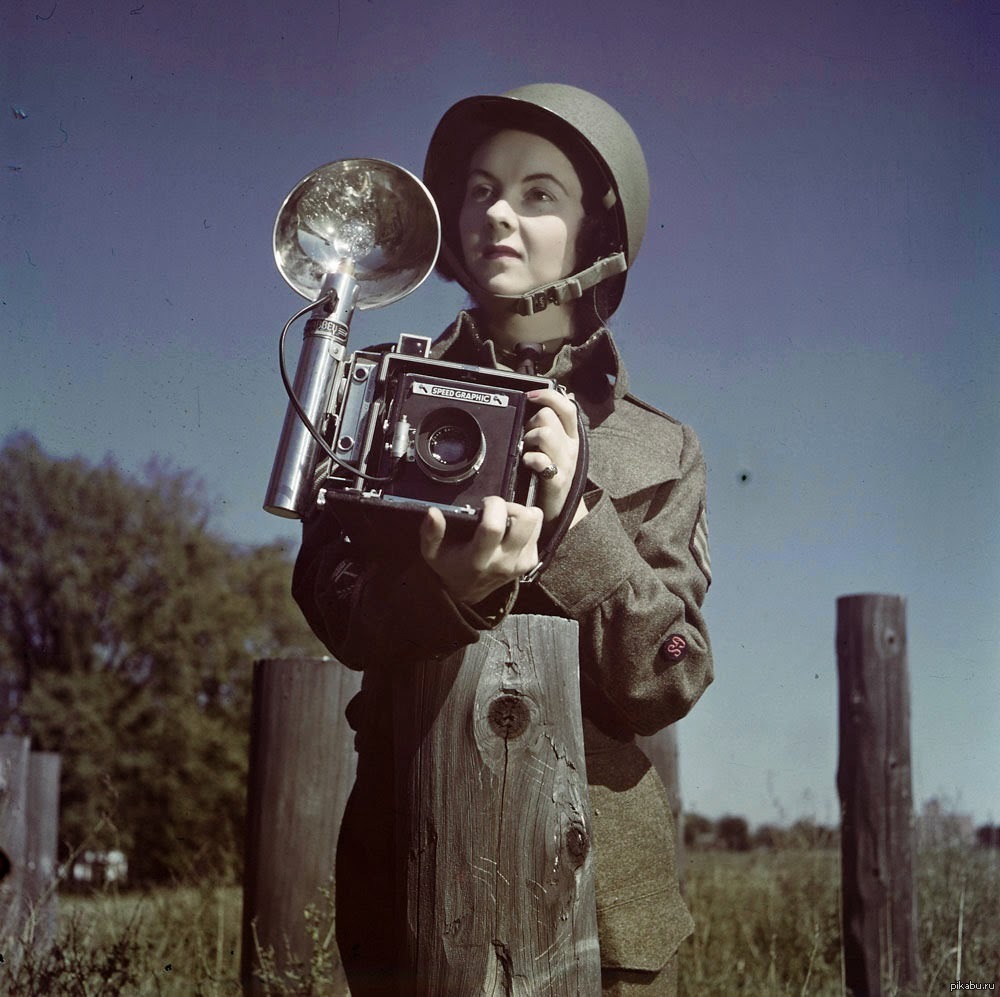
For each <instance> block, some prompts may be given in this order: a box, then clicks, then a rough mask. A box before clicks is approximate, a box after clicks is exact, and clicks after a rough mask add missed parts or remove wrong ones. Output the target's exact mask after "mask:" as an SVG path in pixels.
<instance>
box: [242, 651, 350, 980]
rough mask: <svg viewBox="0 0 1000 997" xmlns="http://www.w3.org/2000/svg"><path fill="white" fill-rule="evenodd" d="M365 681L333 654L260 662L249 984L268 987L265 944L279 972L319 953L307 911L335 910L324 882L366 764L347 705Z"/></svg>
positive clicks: (246, 919) (246, 957) (252, 775)
mask: <svg viewBox="0 0 1000 997" xmlns="http://www.w3.org/2000/svg"><path fill="white" fill-rule="evenodd" d="M360 688H361V676H360V673H358V672H354V671H351V670H350V669H348V668H346V667H344V666H343V665H341V664H340V663H339V662H338V661H336V660H334V659H333V658H307V659H289V660H267V661H258V662H257V663H256V664H255V666H254V677H253V712H252V719H251V739H250V771H249V777H248V778H249V782H248V792H247V835H246V857H245V873H244V881H243V948H242V958H241V962H242V972H241V975H242V981H243V988H244V991H245V992H246V993H251V994H259V993H264V992H265V990H264V988H263V987H262V985H261V982H260V978H259V972H258V971H259V969H260V966H261V960H260V956H261V953H267V952H268V951H269V950H272V951H273V957H274V962H275V968H276V969H277V971H278V972H279V973H286V972H299V971H301V969H302V967H307V966H309V964H310V961H311V960H312V959H313V957H314V951H313V941H312V938H311V937H310V933H309V925H308V923H307V921H306V917H305V912H306V909H307V908H308V907H312V908H314V909H316V910H318V911H320V912H322V913H324V914H325V912H326V910H327V902H326V900H325V899H324V896H323V892H322V891H323V890H325V889H327V888H332V877H333V873H334V863H335V857H336V851H337V833H338V830H339V828H340V821H341V818H342V817H343V813H344V806H345V804H346V803H347V797H348V794H349V793H350V790H351V786H352V785H353V783H354V775H355V770H356V767H357V756H356V755H355V753H354V732H353V731H352V730H351V729H350V727H349V725H348V723H347V720H346V718H345V717H344V709H345V708H346V706H347V704H348V702H349V701H350V699H351V697H352V696H353V695H354V694H355V693H356V692H357V691H358V690H359V689H360ZM330 903H331V904H332V897H331V900H330ZM330 945H331V946H332V945H335V942H333V940H332V937H331V939H330Z"/></svg>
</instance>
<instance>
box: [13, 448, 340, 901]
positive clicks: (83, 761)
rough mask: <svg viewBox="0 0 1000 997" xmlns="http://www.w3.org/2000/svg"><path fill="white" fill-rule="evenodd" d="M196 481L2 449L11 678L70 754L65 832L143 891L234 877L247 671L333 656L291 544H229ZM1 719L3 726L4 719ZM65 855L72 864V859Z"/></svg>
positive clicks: (36, 721) (42, 733)
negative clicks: (297, 588) (273, 661)
mask: <svg viewBox="0 0 1000 997" xmlns="http://www.w3.org/2000/svg"><path fill="white" fill-rule="evenodd" d="M208 521H209V506H208V503H207V502H206V500H205V498H204V495H203V489H202V487H201V485H200V484H199V482H197V481H196V480H195V479H194V478H193V477H192V475H191V474H190V473H189V472H186V471H178V470H175V469H172V468H169V467H167V466H165V465H163V464H162V463H157V462H155V461H153V462H151V463H150V464H149V465H148V467H147V469H146V471H145V473H144V475H143V477H142V478H141V479H139V480H136V479H133V478H130V477H127V476H125V475H123V474H122V473H121V472H120V471H119V470H118V469H117V468H116V467H115V466H114V465H113V464H112V463H110V462H105V463H103V464H101V465H99V466H96V467H95V466H91V465H89V464H87V463H86V462H84V461H82V460H80V459H68V460H59V459H55V458H52V457H49V456H48V455H46V454H45V453H44V452H43V451H42V449H41V448H40V447H39V445H38V443H37V442H36V441H35V440H34V439H32V438H31V437H28V436H17V437H13V438H11V439H9V440H8V441H7V442H6V443H5V445H4V447H3V448H2V449H0V677H2V673H4V672H6V673H7V680H8V682H10V681H11V680H13V682H14V684H16V685H19V686H20V687H21V688H22V689H24V690H25V696H24V702H23V704H22V707H21V717H20V718H14V719H12V720H11V721H10V726H12V727H16V725H17V724H18V723H20V724H22V725H23V724H24V723H25V722H26V723H27V725H28V728H29V732H30V734H31V735H32V739H33V746H34V747H35V748H36V749H38V750H43V751H55V752H59V753H60V754H61V755H62V773H63V776H62V798H61V830H60V833H61V837H62V839H63V840H64V842H65V848H66V850H69V851H72V850H74V849H76V848H77V847H79V846H80V845H82V844H83V843H84V842H86V843H87V844H88V845H89V846H91V847H96V848H110V847H117V848H121V849H122V850H123V851H124V852H126V854H127V855H128V857H129V863H130V873H131V874H132V875H133V877H135V878H138V879H139V880H140V881H151V880H163V879H165V878H177V877H184V876H187V875H191V874H198V873H200V872H202V871H206V870H210V871H211V874H212V876H213V878H216V877H217V876H218V875H220V874H224V873H228V874H229V875H233V874H234V872H235V868H234V867H235V864H236V860H235V858H234V856H236V855H237V854H238V843H239V842H240V841H241V840H242V836H243V812H244V802H243V801H244V786H245V777H246V760H247V736H248V734H247V731H248V714H249V700H250V680H251V664H252V662H253V661H254V660H255V659H257V658H261V657H273V656H279V655H282V656H298V655H316V654H322V653H324V652H323V649H322V648H321V646H320V645H319V644H318V643H317V642H316V641H315V639H314V638H313V636H312V634H311V633H310V632H309V631H308V628H307V627H306V625H305V623H304V622H303V620H302V618H301V615H300V614H299V612H298V610H297V608H296V607H295V605H294V603H293V602H292V600H291V597H290V595H289V581H290V571H291V565H290V558H289V555H288V552H286V551H285V550H284V549H282V547H281V546H280V545H277V544H271V545H265V546H260V547H254V548H246V547H241V546H238V545H235V544H231V543H227V542H225V541H224V540H222V539H220V538H219V537H218V536H216V535H215V534H213V533H212V532H211V531H210V530H209V528H208ZM2 719H3V718H2V717H0V720H2ZM64 855H65V851H64Z"/></svg>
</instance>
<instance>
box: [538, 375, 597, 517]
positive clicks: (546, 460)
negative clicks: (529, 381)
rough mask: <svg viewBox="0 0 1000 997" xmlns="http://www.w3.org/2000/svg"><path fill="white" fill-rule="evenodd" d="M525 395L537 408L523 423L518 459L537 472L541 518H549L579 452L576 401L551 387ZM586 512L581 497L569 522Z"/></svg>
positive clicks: (554, 512)
mask: <svg viewBox="0 0 1000 997" xmlns="http://www.w3.org/2000/svg"><path fill="white" fill-rule="evenodd" d="M526 397H527V398H528V400H529V401H531V402H533V403H534V404H535V405H538V406H539V409H538V411H537V412H536V413H535V414H534V415H533V416H532V417H531V418H530V419H529V420H528V421H527V423H525V427H526V430H527V431H526V432H525V434H524V457H523V458H522V459H523V461H524V465H525V467H528V468H530V469H531V470H532V471H535V472H536V473H537V474H538V505H539V507H540V508H541V510H542V514H543V515H544V517H545V521H546V522H551V521H552V520H554V519H556V518H557V517H558V516H559V514H560V513H561V512H562V509H563V506H564V505H565V504H566V498H567V496H568V495H569V490H570V487H571V486H572V484H573V476H574V475H575V474H576V462H577V460H578V458H579V454H580V437H579V430H578V428H577V416H576V404H575V403H574V402H573V399H572V396H571V395H569V396H567V395H564V394H563V393H562V392H560V391H556V390H555V389H554V388H544V389H541V390H538V391H529V392H528V393H527V396H526ZM552 468H555V473H553V472H552ZM586 515H587V507H586V505H584V503H583V500H582V499H581V500H580V504H579V506H578V507H577V509H576V511H575V513H574V515H573V522H572V524H571V525H573V526H575V525H576V524H577V523H578V522H579V521H580V520H581V519H583V517H584V516H586Z"/></svg>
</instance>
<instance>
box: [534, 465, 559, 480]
mask: <svg viewBox="0 0 1000 997" xmlns="http://www.w3.org/2000/svg"><path fill="white" fill-rule="evenodd" d="M558 473H559V468H558V467H556V466H555V464H549V465H548V467H543V468H542V469H541V470H540V471H539V472H538V475H539V477H541V478H544V479H545V480H546V481H551V480H552V479H553V478H554V477H555V476H556V475H557V474H558Z"/></svg>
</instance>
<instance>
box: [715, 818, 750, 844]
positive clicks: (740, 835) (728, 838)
mask: <svg viewBox="0 0 1000 997" xmlns="http://www.w3.org/2000/svg"><path fill="white" fill-rule="evenodd" d="M715 834H716V837H717V839H718V841H719V843H720V844H721V845H722V847H723V848H726V849H728V850H729V851H731V852H747V851H749V850H750V828H749V826H748V824H747V822H746V820H745V818H743V817H734V816H733V815H731V814H727V815H726V816H725V817H720V818H719V819H718V821H717V822H716V825H715Z"/></svg>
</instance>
